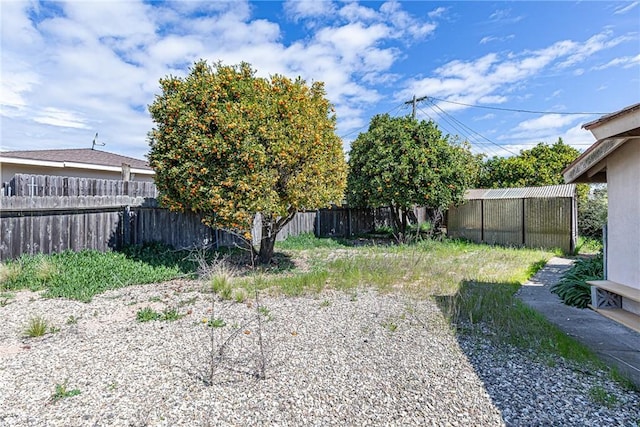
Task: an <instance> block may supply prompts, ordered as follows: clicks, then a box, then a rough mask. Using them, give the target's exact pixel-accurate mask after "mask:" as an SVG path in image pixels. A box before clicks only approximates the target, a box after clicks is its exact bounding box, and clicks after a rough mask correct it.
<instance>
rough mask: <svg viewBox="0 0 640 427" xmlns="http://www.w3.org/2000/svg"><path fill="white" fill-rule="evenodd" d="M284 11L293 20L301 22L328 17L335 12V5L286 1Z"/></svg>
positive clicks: (312, 1) (324, 2)
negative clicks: (302, 20)
mask: <svg viewBox="0 0 640 427" xmlns="http://www.w3.org/2000/svg"><path fill="white" fill-rule="evenodd" d="M284 9H285V12H286V13H287V15H288V16H290V17H291V18H293V19H294V20H301V19H307V18H318V17H323V16H327V15H330V14H332V13H333V12H334V11H335V5H334V4H333V2H332V1H327V0H324V1H317V0H287V1H286V2H285V4H284Z"/></svg>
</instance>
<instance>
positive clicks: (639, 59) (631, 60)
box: [593, 54, 640, 70]
mask: <svg viewBox="0 0 640 427" xmlns="http://www.w3.org/2000/svg"><path fill="white" fill-rule="evenodd" d="M636 65H640V54H638V55H636V56H623V57H620V58H614V59H612V60H611V61H609V62H607V63H606V64H603V65H598V66H596V67H593V69H594V70H604V69H607V68H611V67H622V68H631V67H634V66H636Z"/></svg>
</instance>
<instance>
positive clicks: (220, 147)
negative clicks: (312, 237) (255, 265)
mask: <svg viewBox="0 0 640 427" xmlns="http://www.w3.org/2000/svg"><path fill="white" fill-rule="evenodd" d="M160 86H161V89H162V93H161V94H160V95H157V96H156V98H155V100H154V102H153V104H151V105H150V106H149V111H150V113H151V116H152V118H153V121H154V123H155V127H154V128H153V129H152V130H151V132H149V144H150V146H151V151H150V154H149V161H150V164H151V166H152V167H153V169H154V170H155V172H156V175H155V181H156V184H157V186H158V190H159V192H160V201H161V203H163V204H164V205H165V206H168V207H169V208H170V209H172V210H176V211H192V212H195V213H197V214H199V215H201V217H202V221H203V222H204V223H205V224H207V225H209V226H211V227H219V228H223V229H227V230H230V231H232V232H234V233H236V234H237V235H238V236H241V237H242V238H243V239H245V240H246V241H247V244H248V245H250V239H251V229H252V224H253V222H254V219H255V218H256V216H257V215H260V217H261V220H262V237H261V241H260V247H259V251H258V252H257V253H258V255H259V258H260V261H261V262H263V263H267V262H269V261H270V260H271V258H272V256H273V248H274V243H275V239H276V235H277V233H278V231H280V230H281V229H282V228H283V227H284V226H285V225H286V224H287V223H288V222H289V221H291V219H293V217H294V215H295V214H296V212H297V211H299V210H303V209H316V208H320V207H324V206H328V205H330V204H331V203H334V202H340V201H341V200H342V197H343V191H344V188H345V185H346V162H345V159H344V153H343V151H342V143H341V141H340V139H339V138H338V137H337V136H336V134H335V115H334V113H333V107H332V105H331V104H330V103H329V101H328V100H327V99H326V96H325V95H326V94H325V90H324V86H323V84H322V83H321V82H314V83H313V84H312V85H311V86H308V85H307V84H306V83H305V81H304V80H302V79H300V78H298V79H296V80H290V79H289V78H287V77H284V76H281V75H274V76H271V77H269V78H261V77H257V76H256V73H255V70H253V69H252V68H251V66H250V65H249V64H247V63H242V64H240V65H235V66H226V65H222V64H220V63H218V64H215V65H213V66H210V65H208V64H207V63H206V62H205V61H202V60H201V61H199V62H196V63H195V64H194V66H193V67H192V68H191V69H190V72H189V74H188V75H187V76H186V77H184V78H180V77H175V76H168V77H165V78H163V79H161V80H160ZM250 246H251V248H252V251H254V252H255V248H253V246H252V245H250Z"/></svg>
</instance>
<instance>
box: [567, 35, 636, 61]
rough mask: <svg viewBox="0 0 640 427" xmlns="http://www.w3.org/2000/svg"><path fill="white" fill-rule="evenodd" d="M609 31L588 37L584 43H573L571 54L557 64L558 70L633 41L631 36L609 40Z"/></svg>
mask: <svg viewBox="0 0 640 427" xmlns="http://www.w3.org/2000/svg"><path fill="white" fill-rule="evenodd" d="M611 35H612V33H611V31H605V32H603V33H600V34H596V35H595V36H593V37H590V38H589V39H588V40H587V41H586V42H584V43H573V47H574V50H573V52H572V53H571V54H570V55H569V56H568V57H567V58H566V59H565V60H564V61H562V62H560V63H559V64H558V67H560V68H566V67H569V66H572V65H575V64H577V63H579V62H582V61H584V60H585V59H586V58H588V57H589V56H591V55H593V54H594V53H596V52H599V51H601V50H605V49H610V48H612V47H615V46H617V45H619V44H620V43H622V42H625V41H629V40H633V39H634V38H633V37H632V36H620V37H616V38H611Z"/></svg>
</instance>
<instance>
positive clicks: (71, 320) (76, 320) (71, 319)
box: [67, 315, 78, 325]
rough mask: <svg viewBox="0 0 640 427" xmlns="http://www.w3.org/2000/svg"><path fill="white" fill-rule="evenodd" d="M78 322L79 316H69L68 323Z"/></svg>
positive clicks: (75, 323)
mask: <svg viewBox="0 0 640 427" xmlns="http://www.w3.org/2000/svg"><path fill="white" fill-rule="evenodd" d="M77 324H78V318H77V317H76V316H73V315H71V316H69V317H67V325H77Z"/></svg>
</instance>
